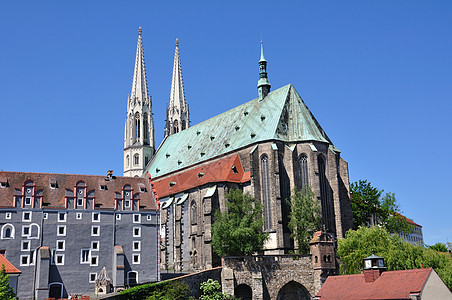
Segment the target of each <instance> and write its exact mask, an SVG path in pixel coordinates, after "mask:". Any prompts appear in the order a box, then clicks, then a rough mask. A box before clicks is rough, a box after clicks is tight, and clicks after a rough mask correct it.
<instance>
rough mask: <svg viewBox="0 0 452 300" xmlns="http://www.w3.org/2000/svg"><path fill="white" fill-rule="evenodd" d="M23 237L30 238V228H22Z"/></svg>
mask: <svg viewBox="0 0 452 300" xmlns="http://www.w3.org/2000/svg"><path fill="white" fill-rule="evenodd" d="M22 236H24V237H25V236H30V226H28V225H27V226H22Z"/></svg>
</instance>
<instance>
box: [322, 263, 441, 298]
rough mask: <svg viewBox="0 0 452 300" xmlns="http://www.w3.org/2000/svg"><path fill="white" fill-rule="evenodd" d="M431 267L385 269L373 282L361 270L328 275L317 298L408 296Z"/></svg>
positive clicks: (421, 285)
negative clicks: (367, 280)
mask: <svg viewBox="0 0 452 300" xmlns="http://www.w3.org/2000/svg"><path fill="white" fill-rule="evenodd" d="M430 272H432V268H426V269H415V270H401V271H386V272H383V273H381V276H380V277H379V278H377V279H376V280H375V281H374V282H367V283H366V282H365V280H364V274H355V275H342V276H330V277H328V278H327V280H326V281H325V283H324V284H323V285H322V288H321V289H320V291H319V292H318V293H317V295H316V299H320V300H334V299H348V300H354V299H356V300H357V299H410V295H413V294H414V295H416V294H419V293H420V292H421V291H422V288H423V287H424V285H425V283H426V281H427V278H428V276H429V275H430Z"/></svg>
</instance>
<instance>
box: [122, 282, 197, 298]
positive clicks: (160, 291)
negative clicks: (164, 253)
mask: <svg viewBox="0 0 452 300" xmlns="http://www.w3.org/2000/svg"><path fill="white" fill-rule="evenodd" d="M188 295H189V288H188V285H187V284H185V283H184V282H180V281H162V282H158V283H149V284H142V285H138V286H135V287H133V288H130V289H127V290H124V291H122V292H121V299H124V300H125V299H127V300H129V299H130V300H143V299H146V300H186V299H189V297H188Z"/></svg>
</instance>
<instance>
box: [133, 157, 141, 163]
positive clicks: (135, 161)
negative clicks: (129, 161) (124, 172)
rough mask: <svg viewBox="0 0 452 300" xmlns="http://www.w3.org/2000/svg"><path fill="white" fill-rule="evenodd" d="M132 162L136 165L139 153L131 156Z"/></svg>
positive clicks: (138, 161) (138, 160)
mask: <svg viewBox="0 0 452 300" xmlns="http://www.w3.org/2000/svg"><path fill="white" fill-rule="evenodd" d="M133 163H134V164H135V165H138V164H139V163H140V155H139V154H135V155H134V156H133Z"/></svg>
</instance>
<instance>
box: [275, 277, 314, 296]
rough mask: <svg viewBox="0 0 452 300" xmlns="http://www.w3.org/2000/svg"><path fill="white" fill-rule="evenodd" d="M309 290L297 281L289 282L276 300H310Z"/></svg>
mask: <svg viewBox="0 0 452 300" xmlns="http://www.w3.org/2000/svg"><path fill="white" fill-rule="evenodd" d="M309 299H311V295H310V294H309V292H308V290H307V289H306V288H305V287H304V286H303V285H301V284H299V283H298V282H296V281H293V280H292V281H289V282H288V283H286V284H285V285H284V286H283V287H282V288H281V289H280V290H279V292H278V296H277V297H276V300H309Z"/></svg>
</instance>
